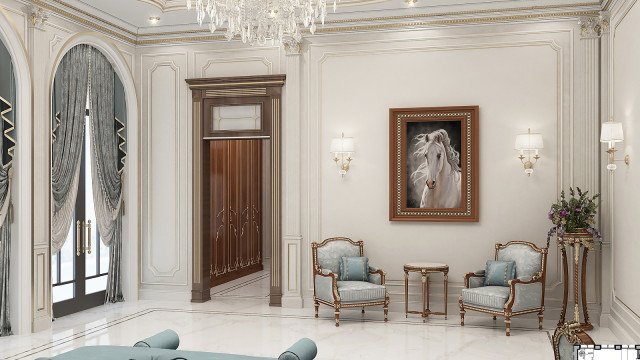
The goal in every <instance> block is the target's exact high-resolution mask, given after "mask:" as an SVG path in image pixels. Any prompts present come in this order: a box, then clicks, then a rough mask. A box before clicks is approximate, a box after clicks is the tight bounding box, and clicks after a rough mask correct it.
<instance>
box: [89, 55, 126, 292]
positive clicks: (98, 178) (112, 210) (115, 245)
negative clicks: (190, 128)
mask: <svg viewBox="0 0 640 360" xmlns="http://www.w3.org/2000/svg"><path fill="white" fill-rule="evenodd" d="M90 77H91V80H90V81H91V91H90V93H89V96H90V106H89V114H90V117H89V118H90V119H91V164H92V166H91V171H92V174H91V178H92V183H93V201H94V204H95V213H96V222H97V224H98V233H99V234H100V239H101V240H102V242H103V243H104V244H105V245H106V246H109V248H110V252H109V277H108V280H107V294H106V300H107V301H109V302H118V301H123V300H124V299H123V296H122V285H121V278H120V264H121V253H122V211H121V210H122V169H123V168H122V167H121V165H122V162H121V156H120V149H121V147H120V145H121V144H120V141H121V140H122V138H123V137H122V136H118V134H119V133H121V132H122V130H123V128H124V126H123V125H124V122H122V121H119V120H117V119H116V96H115V93H116V92H115V88H116V79H117V76H116V75H115V73H114V71H113V67H112V66H111V63H110V62H109V60H108V59H107V58H106V57H105V56H104V55H102V53H101V52H100V51H99V50H97V49H94V48H92V54H91V72H90ZM118 83H119V81H118Z"/></svg>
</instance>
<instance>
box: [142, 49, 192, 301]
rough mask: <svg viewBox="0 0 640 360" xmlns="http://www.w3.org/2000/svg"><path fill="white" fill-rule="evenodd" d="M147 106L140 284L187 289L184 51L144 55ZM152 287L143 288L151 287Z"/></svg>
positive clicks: (144, 133) (144, 84) (144, 131)
mask: <svg viewBox="0 0 640 360" xmlns="http://www.w3.org/2000/svg"><path fill="white" fill-rule="evenodd" d="M142 67H143V78H142V80H143V87H144V89H145V90H146V97H144V98H143V101H144V102H146V104H144V103H143V109H144V110H146V111H144V112H145V113H146V117H145V116H143V119H145V118H146V124H145V125H146V129H144V128H143V137H144V140H143V143H146V149H145V150H146V151H145V152H143V159H144V160H143V174H144V175H143V179H145V180H144V181H143V184H144V185H143V213H142V219H143V229H142V234H143V237H142V244H141V256H140V259H141V283H142V285H143V288H144V287H145V286H154V288H155V289H157V290H166V288H165V286H172V287H175V286H183V287H184V291H185V292H186V291H188V288H187V285H188V276H189V274H190V271H189V266H188V261H187V258H188V243H189V242H188V241H187V234H186V231H188V228H187V227H186V226H185V225H186V218H185V217H186V214H185V212H184V211H182V210H181V209H183V208H184V207H185V204H186V198H185V191H186V189H185V180H186V175H185V164H186V159H185V158H184V156H185V155H184V154H183V153H181V151H180V149H181V147H182V146H184V145H183V144H184V142H185V136H186V130H187V127H186V124H185V123H186V121H185V114H186V106H185V105H184V102H183V100H185V86H184V77H185V73H186V54H182V53H176V54H161V55H157V56H153V57H147V56H143V57H142ZM148 289H150V288H148V287H147V288H144V289H143V290H148Z"/></svg>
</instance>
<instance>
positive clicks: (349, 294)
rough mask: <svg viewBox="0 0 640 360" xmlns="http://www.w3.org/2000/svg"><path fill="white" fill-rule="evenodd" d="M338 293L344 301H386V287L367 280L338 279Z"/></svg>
mask: <svg viewBox="0 0 640 360" xmlns="http://www.w3.org/2000/svg"><path fill="white" fill-rule="evenodd" d="M338 294H339V295H340V300H342V302H343V303H350V302H362V301H384V297H385V296H386V288H385V286H384V285H378V284H372V283H370V282H366V281H338Z"/></svg>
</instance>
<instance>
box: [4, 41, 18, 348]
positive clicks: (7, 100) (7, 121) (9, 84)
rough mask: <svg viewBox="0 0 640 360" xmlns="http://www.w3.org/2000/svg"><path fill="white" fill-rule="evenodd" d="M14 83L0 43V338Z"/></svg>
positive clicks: (7, 243)
mask: <svg viewBox="0 0 640 360" xmlns="http://www.w3.org/2000/svg"><path fill="white" fill-rule="evenodd" d="M15 111H16V83H15V78H14V73H13V63H12V59H11V54H10V53H9V51H8V50H7V47H6V46H5V45H4V43H2V41H0V128H1V129H0V131H2V132H1V133H0V149H1V152H2V154H1V156H0V336H4V335H11V324H10V322H9V303H8V299H9V268H10V262H9V259H10V254H9V251H10V249H11V226H10V224H11V222H12V219H11V216H12V212H11V186H10V185H11V184H10V181H11V175H12V166H13V155H14V151H15V147H16V141H15Z"/></svg>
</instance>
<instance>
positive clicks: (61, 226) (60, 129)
mask: <svg viewBox="0 0 640 360" xmlns="http://www.w3.org/2000/svg"><path fill="white" fill-rule="evenodd" d="M91 49H92V48H91V47H90V46H88V45H77V46H75V47H73V48H72V49H71V50H69V52H68V53H67V54H66V55H65V56H64V58H62V62H61V63H60V65H59V67H58V71H57V72H56V77H55V82H54V88H55V90H54V94H55V99H54V105H55V106H56V108H55V109H54V111H53V113H54V116H56V114H58V113H59V119H60V122H59V124H58V123H57V122H56V124H55V125H54V131H53V134H54V139H55V141H54V142H53V144H52V150H51V151H52V168H51V193H52V198H53V202H52V209H51V210H52V213H53V215H52V217H51V253H52V254H54V253H56V252H57V251H58V250H60V249H61V248H62V245H64V242H65V240H66V238H67V235H68V233H69V228H70V226H71V222H72V218H73V213H74V209H75V203H76V196H77V194H78V181H79V178H80V159H81V155H82V143H83V139H84V118H85V113H86V109H87V91H88V86H89V84H88V80H89V61H88V59H89V56H90V53H91Z"/></svg>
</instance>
